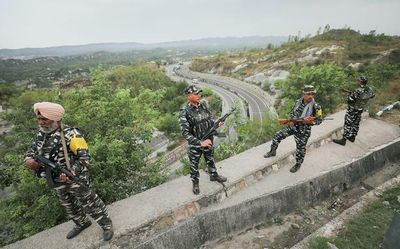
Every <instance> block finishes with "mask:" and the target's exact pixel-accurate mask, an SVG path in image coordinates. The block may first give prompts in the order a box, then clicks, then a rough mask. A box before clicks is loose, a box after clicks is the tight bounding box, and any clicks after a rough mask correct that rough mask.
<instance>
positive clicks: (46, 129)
mask: <svg viewBox="0 0 400 249" xmlns="http://www.w3.org/2000/svg"><path fill="white" fill-rule="evenodd" d="M58 127H59V125H58V123H57V121H54V122H53V123H51V125H50V126H49V127H43V126H40V129H41V130H42V131H43V132H44V133H46V134H49V133H52V132H54V131H55V130H57V129H58Z"/></svg>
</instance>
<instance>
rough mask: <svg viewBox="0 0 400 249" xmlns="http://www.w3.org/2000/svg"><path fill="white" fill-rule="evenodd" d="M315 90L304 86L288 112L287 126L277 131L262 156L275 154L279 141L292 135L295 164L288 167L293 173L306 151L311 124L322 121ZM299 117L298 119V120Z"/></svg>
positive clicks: (317, 123) (297, 168)
mask: <svg viewBox="0 0 400 249" xmlns="http://www.w3.org/2000/svg"><path fill="white" fill-rule="evenodd" d="M315 93H316V91H315V89H314V87H313V86H309V85H308V86H305V87H304V89H303V97H302V98H300V99H298V100H297V101H296V103H295V105H294V106H293V108H292V110H291V112H290V118H289V119H290V120H293V119H297V120H298V121H296V122H293V121H289V122H288V126H287V127H285V128H283V129H282V130H280V131H278V132H277V133H276V134H275V135H274V138H273V140H272V144H271V150H270V151H269V152H267V153H266V154H265V155H264V157H265V158H268V157H272V156H276V150H277V149H278V146H279V143H280V142H281V141H282V140H283V139H285V138H287V137H288V136H291V135H294V139H295V141H296V164H295V165H294V166H293V167H292V168H291V169H290V172H292V173H294V172H296V171H297V170H299V169H300V167H301V164H302V163H303V161H304V156H305V153H306V145H307V141H308V138H309V137H310V135H311V126H313V125H319V124H321V122H322V117H321V116H322V110H321V106H320V105H319V104H317V103H316V102H315V100H314V95H315ZM299 119H300V121H299Z"/></svg>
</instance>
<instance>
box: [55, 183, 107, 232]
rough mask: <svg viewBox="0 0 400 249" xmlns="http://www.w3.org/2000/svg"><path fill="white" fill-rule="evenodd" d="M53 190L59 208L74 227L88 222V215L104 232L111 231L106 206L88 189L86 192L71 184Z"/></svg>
mask: <svg viewBox="0 0 400 249" xmlns="http://www.w3.org/2000/svg"><path fill="white" fill-rule="evenodd" d="M55 190H56V193H57V196H58V199H59V201H60V204H61V206H62V207H63V208H64V210H65V211H66V212H67V214H68V216H69V218H70V219H72V220H73V222H74V223H75V224H76V225H78V226H82V225H83V224H85V223H86V222H88V221H89V218H88V217H87V215H86V214H88V215H90V216H91V217H92V218H93V219H94V220H95V221H96V222H97V223H98V224H99V225H100V227H101V228H103V229H104V230H107V229H111V226H112V223H111V219H110V216H109V215H108V212H107V208H106V205H105V204H104V202H103V201H102V200H101V199H100V198H99V196H98V195H97V194H96V193H95V192H94V191H93V190H92V189H90V187H89V188H88V189H87V190H86V189H83V188H82V187H80V186H79V185H78V184H75V183H73V184H71V185H62V186H60V187H57V188H55Z"/></svg>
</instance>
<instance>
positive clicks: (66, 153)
mask: <svg viewBox="0 0 400 249" xmlns="http://www.w3.org/2000/svg"><path fill="white" fill-rule="evenodd" d="M61 144H62V148H63V152H64V158H65V164H66V165H67V169H68V170H69V171H71V163H70V161H69V156H68V150H67V143H66V142H65V137H64V125H63V124H62V123H61Z"/></svg>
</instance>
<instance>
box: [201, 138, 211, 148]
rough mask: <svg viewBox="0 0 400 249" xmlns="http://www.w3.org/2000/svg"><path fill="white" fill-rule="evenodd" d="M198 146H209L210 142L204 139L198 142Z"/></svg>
mask: <svg viewBox="0 0 400 249" xmlns="http://www.w3.org/2000/svg"><path fill="white" fill-rule="evenodd" d="M200 146H201V147H203V148H207V147H211V146H212V142H211V140H210V139H206V140H204V141H201V142H200Z"/></svg>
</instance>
